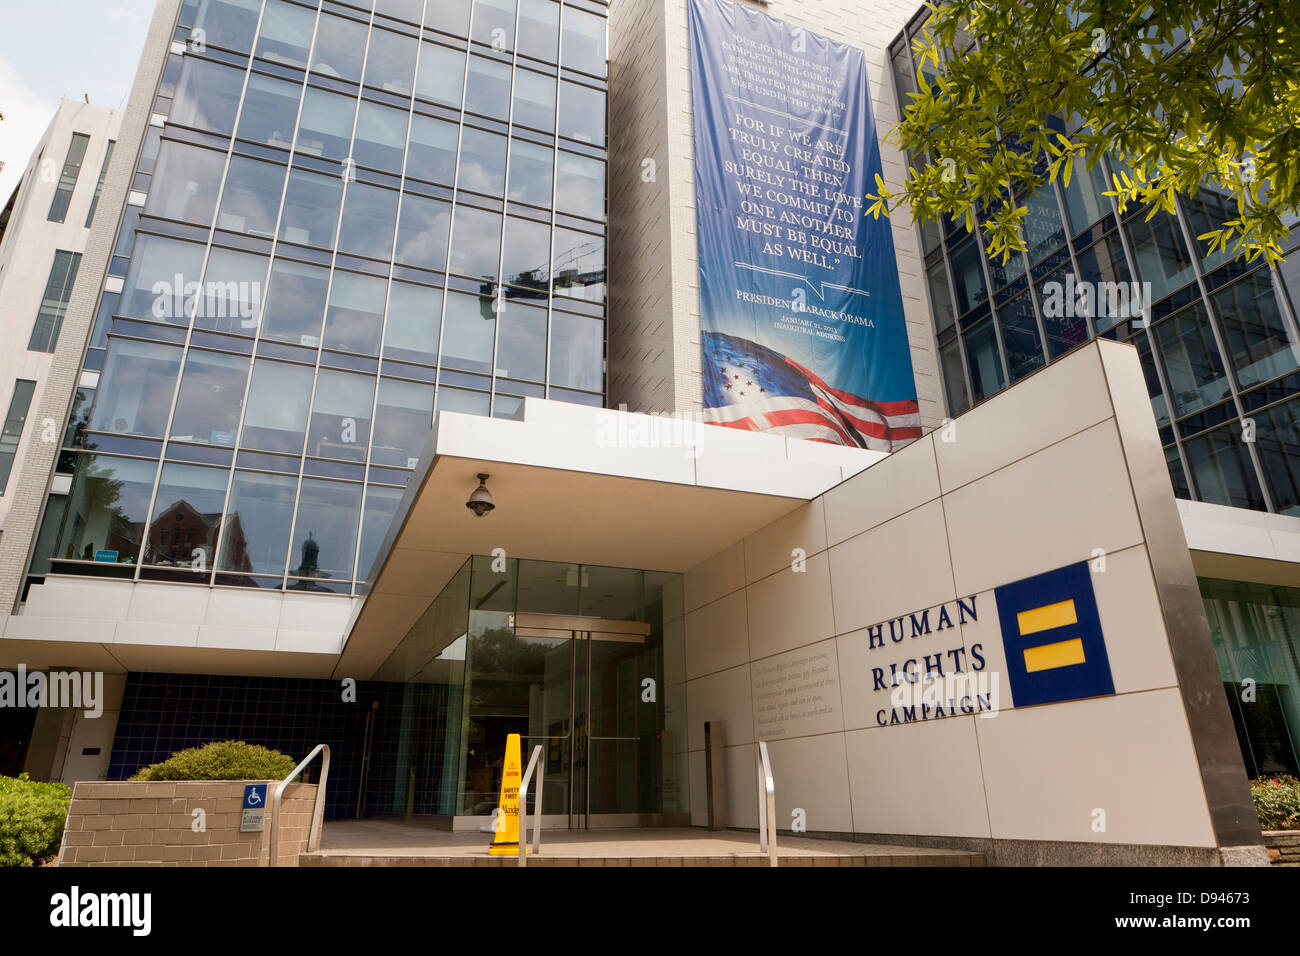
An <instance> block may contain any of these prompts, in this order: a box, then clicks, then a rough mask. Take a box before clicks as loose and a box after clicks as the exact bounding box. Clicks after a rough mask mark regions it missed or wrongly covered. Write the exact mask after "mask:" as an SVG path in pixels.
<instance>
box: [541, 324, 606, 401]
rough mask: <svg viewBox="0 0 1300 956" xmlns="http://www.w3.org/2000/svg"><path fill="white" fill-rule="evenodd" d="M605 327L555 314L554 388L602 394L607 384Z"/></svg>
mask: <svg viewBox="0 0 1300 956" xmlns="http://www.w3.org/2000/svg"><path fill="white" fill-rule="evenodd" d="M604 355H605V323H604V322H602V321H601V320H600V319H591V318H587V317H586V316H582V315H569V314H567V313H565V312H555V313H553V314H552V317H551V384H552V385H554V386H558V387H560V388H577V389H581V390H582V391H584V392H599V391H601V389H602V386H603V383H604V373H603V371H602V368H601V366H602V362H603V360H604Z"/></svg>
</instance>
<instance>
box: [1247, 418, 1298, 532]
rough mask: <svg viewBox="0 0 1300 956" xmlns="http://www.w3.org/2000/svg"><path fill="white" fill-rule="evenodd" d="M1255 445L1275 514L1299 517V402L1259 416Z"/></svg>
mask: <svg viewBox="0 0 1300 956" xmlns="http://www.w3.org/2000/svg"><path fill="white" fill-rule="evenodd" d="M1258 429H1259V431H1258V435H1257V437H1256V441H1257V442H1258V444H1257V445H1256V447H1257V449H1258V450H1259V460H1260V464H1261V465H1262V466H1263V468H1264V477H1265V479H1266V480H1267V481H1268V490H1269V492H1270V493H1271V494H1272V496H1273V507H1274V508H1275V509H1277V511H1278V513H1279V514H1284V515H1300V398H1292V399H1291V400H1289V401H1287V402H1284V403H1283V404H1281V405H1275V406H1273V407H1272V408H1270V409H1268V410H1267V411H1265V412H1261V413H1260V414H1259V424H1258Z"/></svg>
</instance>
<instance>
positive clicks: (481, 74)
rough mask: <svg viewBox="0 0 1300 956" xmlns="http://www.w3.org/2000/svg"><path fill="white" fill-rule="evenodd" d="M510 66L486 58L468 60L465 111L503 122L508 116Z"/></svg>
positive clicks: (474, 57)
mask: <svg viewBox="0 0 1300 956" xmlns="http://www.w3.org/2000/svg"><path fill="white" fill-rule="evenodd" d="M510 72H511V70H510V64H509V63H501V62H500V61H498V60H489V59H487V58H486V57H481V56H471V57H470V58H469V75H468V77H467V78H466V81H465V109H466V110H468V111H469V112H471V113H479V114H481V115H483V116H490V117H492V118H493V119H500V120H504V119H506V118H508V117H509V115H510Z"/></svg>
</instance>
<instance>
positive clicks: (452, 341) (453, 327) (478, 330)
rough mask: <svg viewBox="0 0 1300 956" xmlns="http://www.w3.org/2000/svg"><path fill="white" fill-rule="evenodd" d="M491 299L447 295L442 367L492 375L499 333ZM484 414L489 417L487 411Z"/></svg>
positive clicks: (454, 294) (457, 293)
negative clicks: (495, 341)
mask: <svg viewBox="0 0 1300 956" xmlns="http://www.w3.org/2000/svg"><path fill="white" fill-rule="evenodd" d="M493 305H494V302H493V300H492V299H490V298H485V297H483V296H477V295H465V294H463V293H460V292H448V293H447V315H446V318H445V320H444V322H443V340H442V364H443V365H444V366H446V367H448V368H454V369H460V370H462V371H466V372H483V373H485V374H491V372H492V340H493V335H494V332H495V330H496V317H495V315H494V314H493ZM483 414H485V415H486V414H487V410H486V409H484V412H483Z"/></svg>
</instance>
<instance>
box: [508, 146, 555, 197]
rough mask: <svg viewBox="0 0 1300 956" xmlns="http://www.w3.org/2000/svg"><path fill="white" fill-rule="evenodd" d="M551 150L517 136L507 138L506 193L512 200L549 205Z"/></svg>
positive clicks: (553, 158) (553, 152) (553, 161)
mask: <svg viewBox="0 0 1300 956" xmlns="http://www.w3.org/2000/svg"><path fill="white" fill-rule="evenodd" d="M554 163H555V151H554V150H552V149H551V148H550V147H549V146H538V145H537V144H536V143H528V142H525V141H524V140H521V139H512V140H511V141H510V193H509V198H510V200H511V201H513V202H525V203H529V204H530V205H533V206H541V207H543V208H550V205H551V181H552V178H553V175H552V171H553V167H554Z"/></svg>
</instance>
